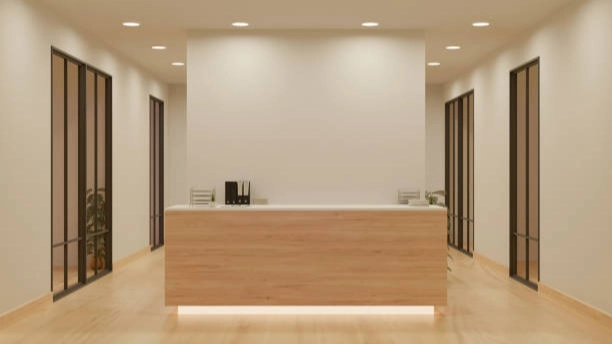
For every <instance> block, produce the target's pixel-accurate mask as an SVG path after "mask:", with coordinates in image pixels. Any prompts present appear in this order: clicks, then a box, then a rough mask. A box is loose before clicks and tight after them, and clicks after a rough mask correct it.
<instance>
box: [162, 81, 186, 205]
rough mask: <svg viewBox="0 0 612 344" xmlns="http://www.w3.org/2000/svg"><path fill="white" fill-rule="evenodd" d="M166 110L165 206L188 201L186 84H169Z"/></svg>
mask: <svg viewBox="0 0 612 344" xmlns="http://www.w3.org/2000/svg"><path fill="white" fill-rule="evenodd" d="M168 98H169V102H170V106H169V107H168V108H167V111H166V137H167V138H168V139H167V140H166V142H165V143H166V146H165V148H166V156H165V165H166V166H165V171H166V185H165V192H166V194H165V196H166V197H165V198H166V206H171V205H176V204H187V203H188V202H189V197H188V195H189V194H188V191H187V190H188V189H189V188H188V187H187V184H186V182H187V180H186V168H187V166H186V164H187V86H185V85H170V86H169V94H168Z"/></svg>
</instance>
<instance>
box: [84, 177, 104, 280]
mask: <svg viewBox="0 0 612 344" xmlns="http://www.w3.org/2000/svg"><path fill="white" fill-rule="evenodd" d="M105 195H106V189H105V188H98V191H97V192H96V193H94V192H93V189H91V188H89V189H87V193H86V205H87V206H86V211H85V213H86V224H87V225H86V230H87V255H88V256H91V260H90V262H89V267H90V268H91V269H96V266H97V269H98V270H101V269H104V266H105V262H106V235H98V236H93V237H89V235H91V234H94V233H97V232H100V231H103V230H105V229H106V199H105ZM96 255H97V261H96Z"/></svg>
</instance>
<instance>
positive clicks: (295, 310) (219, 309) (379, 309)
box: [178, 306, 434, 315]
mask: <svg viewBox="0 0 612 344" xmlns="http://www.w3.org/2000/svg"><path fill="white" fill-rule="evenodd" d="M178 314H180V315H223V314H235V315H269V314H287V315H302V314H308V315H310V314H320V315H353V314H354V315H433V314H434V306H178Z"/></svg>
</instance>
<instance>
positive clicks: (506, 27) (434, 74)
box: [30, 0, 575, 83]
mask: <svg viewBox="0 0 612 344" xmlns="http://www.w3.org/2000/svg"><path fill="white" fill-rule="evenodd" d="M30 1H33V2H38V3H44V5H46V6H48V7H49V8H51V9H52V10H54V11H55V12H57V13H59V14H60V15H61V16H64V17H65V18H67V19H68V20H69V21H71V22H73V23H74V24H75V25H77V26H78V27H80V28H82V29H84V30H87V31H89V32H90V33H92V34H94V35H96V36H98V37H99V38H100V39H102V40H103V41H104V42H105V43H106V44H108V45H110V46H111V47H114V48H115V49H117V50H118V51H120V52H121V53H123V54H124V55H126V56H128V57H130V58H131V59H132V60H134V61H135V62H136V63H139V64H140V65H142V66H143V67H144V68H146V69H148V70H149V71H151V73H153V74H154V75H156V76H158V77H160V78H162V79H163V80H164V81H166V82H168V83H185V82H186V75H185V68H184V67H172V66H171V65H170V63H171V62H173V61H185V59H186V52H187V31H189V30H206V29H230V30H232V29H233V30H245V29H234V28H232V27H231V23H232V22H235V21H247V22H249V23H250V24H251V26H250V27H249V28H248V29H246V30H257V29H359V30H366V29H363V28H361V27H360V24H361V22H364V21H377V22H380V24H381V26H380V27H379V28H375V29H367V30H384V29H417V30H425V32H426V44H427V52H426V55H427V61H438V62H441V63H442V65H441V66H439V67H428V68H427V82H429V83H443V82H446V81H449V80H451V79H452V78H453V77H455V76H457V75H458V74H460V73H462V72H464V71H466V70H467V69H469V68H470V67H472V66H473V65H474V64H476V63H477V62H479V61H480V60H481V59H483V58H484V57H485V56H487V55H489V54H490V53H492V52H493V51H495V50H497V49H499V48H500V47H502V46H503V45H505V44H507V43H508V42H509V41H510V40H512V38H513V37H515V36H516V35H518V34H520V33H521V32H524V31H526V30H528V29H529V28H531V27H534V26H536V25H538V23H539V22H540V21H541V20H543V19H544V18H546V17H547V16H549V15H551V14H552V13H553V12H555V11H557V10H558V9H560V8H561V7H563V6H564V5H566V4H568V3H570V2H572V1H575V0H368V1H366V0H301V1H297V0H250V1H249V0H30ZM124 21H137V22H140V23H141V24H142V25H141V27H139V28H134V29H128V28H124V27H123V26H122V25H121V23H122V22H124ZM475 21H488V22H491V26H490V27H488V28H473V27H472V26H471V23H472V22H475ZM451 44H452V45H461V46H462V47H463V49H461V50H459V51H454V52H450V51H446V50H445V49H444V47H445V46H446V45H451ZM152 45H166V46H168V49H167V50H165V51H153V50H152V49H151V46H152Z"/></svg>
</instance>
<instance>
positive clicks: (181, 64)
mask: <svg viewBox="0 0 612 344" xmlns="http://www.w3.org/2000/svg"><path fill="white" fill-rule="evenodd" d="M172 65H173V66H175V67H181V66H184V65H185V62H172Z"/></svg>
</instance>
